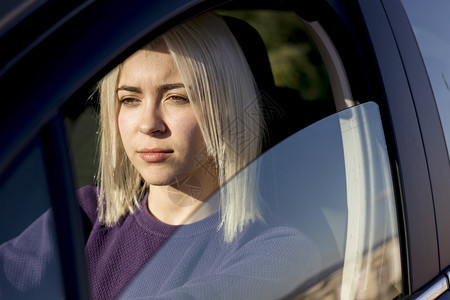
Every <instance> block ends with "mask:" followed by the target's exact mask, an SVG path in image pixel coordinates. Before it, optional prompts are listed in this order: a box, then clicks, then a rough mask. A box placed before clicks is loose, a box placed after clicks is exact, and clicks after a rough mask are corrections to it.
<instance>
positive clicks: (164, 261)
mask: <svg viewBox="0 0 450 300" xmlns="http://www.w3.org/2000/svg"><path fill="white" fill-rule="evenodd" d="M218 12H219V13H220V14H222V15H225V16H232V17H234V18H238V19H242V20H245V21H247V22H248V23H250V24H251V25H253V27H254V28H256V30H257V32H258V33H259V34H260V35H261V36H262V39H263V41H264V43H265V47H267V52H268V58H269V62H270V67H271V72H273V76H274V86H273V87H270V88H269V87H268V86H266V85H264V84H261V82H264V80H265V79H261V80H263V81H259V80H258V79H257V84H259V89H260V95H259V96H260V98H261V101H262V103H261V106H262V109H263V113H264V117H265V121H266V124H267V128H266V129H267V137H266V139H265V140H264V151H263V154H262V155H261V156H260V157H259V158H257V159H256V160H255V161H254V162H253V163H251V164H250V165H248V166H247V167H246V168H244V169H243V170H242V171H241V172H240V173H238V174H237V175H236V176H234V177H233V178H232V179H231V180H230V182H228V183H227V184H225V185H224V186H223V187H222V190H226V189H227V187H230V186H233V183H236V182H237V183H238V184H240V185H247V183H248V181H247V180H248V178H249V174H251V175H252V176H253V177H251V178H253V179H254V181H255V182H257V183H258V187H259V189H258V190H256V191H255V192H256V195H253V196H254V197H258V199H260V201H261V202H263V203H265V205H264V213H265V215H267V216H270V218H267V219H266V220H269V219H270V220H272V217H273V219H276V220H277V224H279V223H278V221H279V220H281V221H280V223H282V224H283V226H281V227H280V226H279V225H277V226H278V227H276V228H278V229H277V230H281V229H280V228H283V229H282V231H277V232H275V233H276V234H278V235H276V236H275V238H273V234H274V232H272V231H270V230H269V233H270V234H272V235H268V236H266V235H263V237H267V239H264V238H262V241H261V239H259V240H257V241H256V242H262V243H263V245H266V246H268V247H265V248H264V250H262V249H263V248H258V249H256V250H254V249H252V248H251V246H247V245H245V246H246V247H242V248H239V247H237V248H236V249H233V253H237V254H240V255H241V253H244V254H247V253H250V254H253V256H250V258H251V262H252V263H251V264H249V263H248V260H246V259H245V258H246V257H247V256H244V255H243V256H239V257H237V256H236V257H233V259H232V260H231V261H225V260H224V261H220V260H219V261H218V262H217V261H216V262H215V264H214V265H213V264H212V263H211V264H210V263H209V261H206V262H204V265H203V269H201V268H198V266H196V265H195V263H193V262H192V261H195V258H196V257H195V256H194V255H192V256H190V254H191V253H189V252H188V251H187V250H188V249H184V248H181V249H182V250H183V251H185V250H186V253H185V254H184V255H186V259H185V260H180V261H181V262H180V264H181V265H182V266H181V267H182V270H183V271H185V272H180V273H179V274H174V273H173V272H171V271H172V269H171V268H170V267H169V266H170V265H171V264H174V263H176V262H178V261H175V260H173V259H172V258H173V257H171V256H170V255H167V254H166V253H167V252H164V248H169V249H171V250H173V249H180V247H178V248H177V246H179V245H180V244H178V243H179V242H180V240H181V238H180V236H182V235H183V230H177V231H175V233H174V234H173V236H171V237H170V239H168V240H167V241H164V243H163V245H162V246H161V249H159V250H158V252H157V253H156V254H155V255H154V256H153V257H151V259H149V260H148V262H146V263H145V264H144V266H143V267H142V269H141V270H140V271H139V272H137V273H136V274H133V279H132V280H131V281H130V282H129V283H128V284H127V286H126V287H125V288H124V290H123V291H122V294H121V296H122V297H123V298H130V297H145V296H148V293H147V289H149V288H155V289H160V288H161V289H162V290H163V289H164V288H165V284H167V285H170V284H174V283H175V284H176V282H177V281H178V280H181V279H180V278H189V277H190V276H193V277H194V278H201V279H202V280H198V281H195V282H194V283H191V285H190V286H189V285H188V286H186V287H184V286H183V288H185V289H184V290H183V291H181V292H180V293H181V294H180V293H178V294H177V291H176V290H175V291H173V290H170V292H169V293H166V294H164V296H166V297H167V298H173V297H175V296H180V295H183V296H186V295H196V294H195V293H198V292H199V291H201V289H199V286H202V284H204V282H208V280H210V281H209V282H212V283H213V284H211V286H212V287H213V288H212V289H211V290H208V292H207V294H203V296H204V295H208V296H210V297H208V298H214V296H215V295H216V294H215V293H216V292H217V289H216V287H221V286H222V287H224V289H227V288H229V287H230V286H231V285H236V286H239V284H242V282H244V281H243V278H242V277H239V276H240V275H242V271H244V273H245V276H243V277H244V278H246V279H249V278H250V281H252V280H254V285H253V286H257V287H261V286H264V287H266V288H267V286H269V285H266V284H261V281H258V280H259V279H261V278H266V277H264V276H271V274H273V272H274V271H276V272H277V274H276V275H277V276H279V277H276V279H277V278H284V277H286V276H289V277H290V278H291V279H292V278H293V280H291V281H290V282H289V284H288V285H284V284H280V285H277V287H276V288H274V289H270V293H273V294H270V295H273V296H274V297H275V296H277V297H282V296H290V297H294V298H298V299H303V298H319V299H323V298H331V299H341V298H342V299H357V298H374V299H376V298H394V297H395V296H397V295H398V294H400V293H401V286H402V277H401V273H402V272H401V268H400V250H399V240H398V232H397V216H396V209H395V207H396V204H395V198H394V194H393V186H392V181H391V170H390V164H389V158H388V156H387V149H386V143H385V139H384V135H383V127H382V124H381V117H380V113H379V110H378V107H377V105H376V104H375V103H373V102H368V103H364V104H361V105H357V106H353V105H354V104H355V103H356V102H355V101H352V100H350V99H351V97H348V99H347V96H349V95H348V94H347V93H345V92H342V93H340V94H341V95H343V96H344V98H345V99H344V98H343V99H336V97H335V98H334V99H333V96H332V91H331V85H330V82H329V81H330V80H331V81H332V80H333V76H335V75H333V74H338V75H336V76H344V77H345V72H332V71H333V70H332V69H330V66H328V67H327V68H328V69H326V68H325V65H324V63H323V61H322V58H321V56H320V55H319V52H318V51H317V49H315V44H314V43H313V42H311V40H310V38H309V36H308V30H310V29H306V28H305V27H304V26H303V22H302V21H301V20H300V19H299V18H298V16H297V15H295V14H294V13H293V12H287V11H282V10H280V11H271V10H233V9H226V8H223V9H221V10H219V11H218ZM313 26H315V27H314V28H319V27H320V26H319V25H318V24H314V25H313ZM234 33H235V34H238V32H234ZM325 35H326V33H322V36H318V37H317V38H319V39H320V38H323V37H324V36H325ZM242 41H244V42H245V37H244V38H243V40H240V41H239V42H240V43H241V42H242ZM251 41H253V40H251ZM250 44H253V43H250ZM241 45H244V46H242V48H244V52H245V51H246V49H247V47H251V46H252V45H245V44H241ZM264 51H265V49H264ZM244 54H245V53H244ZM252 54H253V53H252V52H249V53H247V54H246V57H247V60H250V59H251V58H252ZM260 54H261V53H259V54H258V56H256V57H257V58H258V59H257V60H256V62H254V64H255V65H256V66H258V64H259V63H260V62H261V60H260V58H262V56H264V55H265V54H263V55H262V56H260ZM259 70H260V69H258V68H257V69H256V71H255V70H252V71H253V72H254V76H255V77H258V75H259V74H260V73H259ZM330 74H331V75H330ZM328 76H329V77H330V78H328ZM342 79H344V78H343V77H342V78H339V80H337V81H339V82H345V80H342ZM337 81H336V82H337ZM340 88H342V90H343V91H347V90H350V89H349V88H348V86H344V87H340ZM92 91H93V89H90V90H88V91H82V92H81V93H77V94H76V95H74V96H73V97H72V99H70V101H68V103H66V105H65V106H64V107H63V108H62V109H63V111H64V113H65V114H66V127H67V131H68V137H69V143H70V146H71V154H72V158H73V163H74V175H75V177H76V178H75V179H76V185H77V186H78V187H84V186H86V185H89V184H95V183H96V180H97V178H96V172H97V169H98V167H97V165H98V161H97V155H98V150H97V140H98V125H97V124H98V121H99V120H98V118H99V117H98V111H97V108H98V107H97V104H96V101H97V98H98V96H97V95H96V94H95V93H94V94H93V95H91V94H92ZM335 94H336V93H335V91H333V95H335ZM80 95H81V96H80ZM255 101H259V99H255ZM337 111H338V112H337ZM249 117H251V115H249ZM39 143H40V142H39V141H38V140H36V141H35V142H34V143H32V146H30V148H29V149H28V150H27V151H25V153H24V154H23V155H22V156H19V157H21V159H23V161H19V162H18V163H17V165H14V167H17V169H14V172H13V174H16V173H17V172H18V173H17V174H18V175H17V177H15V176H16V175H10V174H9V173H8V172H7V173H5V174H8V175H7V176H8V177H5V178H1V179H2V182H1V184H2V186H0V195H1V199H2V203H3V202H5V203H6V204H7V205H10V204H12V205H15V204H17V203H23V202H21V201H20V199H22V198H27V200H30V201H32V202H33V203H34V204H37V203H41V202H40V201H41V199H49V198H50V196H49V195H48V191H46V189H45V187H46V186H47V185H46V180H47V178H46V175H45V163H44V162H43V160H42V157H41V156H42V153H41V152H40V151H41V150H40V144H39ZM31 170H32V171H33V172H37V173H36V175H35V176H36V177H39V179H40V180H42V182H40V184H39V185H38V187H39V189H38V191H39V192H36V193H33V195H32V197H30V195H29V194H26V195H25V193H26V192H27V191H24V190H20V188H19V187H20V182H21V181H22V180H23V179H24V177H26V176H29V174H31V173H30V171H31ZM38 173H39V174H38ZM12 181H13V182H14V183H13V184H11V183H10V182H12ZM36 182H37V183H39V181H36ZM191 187H192V188H194V190H195V186H194V185H192V186H191ZM194 192H195V191H194ZM220 192H221V191H218V193H220ZM10 195H17V198H15V199H18V200H14V201H13V198H11V203H9V204H8V201H4V199H9V198H10ZM211 198H213V197H211ZM2 205H3V204H2ZM94 206H95V205H94ZM49 207H50V204H48V203H45V204H43V205H42V206H41V207H40V208H37V209H33V212H34V213H35V215H33V216H30V217H29V218H27V220H26V221H23V220H13V221H14V222H18V223H20V225H19V227H18V228H17V229H14V233H13V232H11V233H9V230H8V233H5V234H2V236H1V238H2V239H4V240H5V241H6V240H9V239H10V238H12V237H14V236H16V235H18V234H20V232H24V233H25V234H26V233H27V232H30V231H29V229H28V228H30V227H29V224H31V223H32V222H33V221H34V220H35V219H36V218H37V220H38V221H39V220H41V221H42V220H48V222H49V224H50V228H52V225H51V224H52V223H51V220H52V217H51V213H45V211H46V210H47V209H48V208H49ZM2 209H3V206H2ZM8 209H9V210H8ZM16 209H17V208H16V207H14V206H11V208H6V210H5V211H14V210H16ZM2 211H3V210H2ZM93 211H96V206H95V207H94V208H93ZM140 211H145V209H144V210H140ZM42 214H44V215H42ZM2 216H3V212H2ZM12 216H13V214H11V217H12ZM39 216H40V217H39ZM42 216H44V219H43V217H42ZM45 216H46V217H45ZM46 218H47V219H46ZM8 220H11V218H9V219H5V221H4V222H5V224H6V225H7V224H9V221H8ZM209 220H210V219H208V218H206V219H205V222H208V221H209ZM91 221H92V220H91ZM138 222H139V220H138ZM32 224H35V223H32ZM2 225H3V223H2ZM269 225H270V224H269ZM33 226H34V225H31V228H36V226H35V227H33ZM2 228H6V227H4V226H2ZM216 229H217V228H214V230H216ZM23 230H25V231H23ZM11 231H13V230H11ZM31 232H34V231H31ZM280 233H282V234H281V236H282V237H283V238H284V237H286V236H287V237H293V240H294V243H292V244H289V245H291V246H289V247H288V248H285V249H283V250H284V252H282V253H281V254H280V252H279V251H278V250H279V249H278V248H277V247H276V246H277V244H278V239H277V238H279V237H280ZM36 236H38V235H36ZM244 238H245V239H247V238H250V239H251V234H249V236H245V237H244ZM283 241H285V240H284V239H283ZM2 242H3V241H2ZM41 242H42V240H41ZM139 242H141V241H137V243H139ZM4 245H6V246H4ZM30 245H31V244H28V246H30ZM250 245H251V243H250ZM198 246H199V247H200V248H201V246H202V245H198ZM1 247H4V248H3V249H6V247H8V242H7V244H3V245H2V246H1ZM80 247H83V246H81V245H80ZM116 250H119V251H120V250H121V249H112V250H111V251H112V252H113V251H116ZM197 250H198V249H197ZM208 251H209V252H208ZM217 251H220V249H217V248H213V249H211V248H207V247H205V248H201V249H200V250H198V251H196V252H195V253H196V254H198V253H205V252H208V253H211V252H213V253H214V252H217ZM259 251H262V252H259ZM53 253H54V255H56V254H55V253H56V252H53ZM141 254H142V253H139V255H141ZM267 255H270V256H267ZM227 257H229V256H227ZM278 261H280V262H281V263H280V264H279V265H277V264H276V262H278ZM191 262H192V263H191ZM243 262H247V263H246V264H242V263H243ZM229 264H231V266H230V265H229ZM271 264H272V265H271ZM242 265H244V266H247V267H249V266H250V267H251V268H248V269H245V268H244V269H243V267H242ZM161 266H164V268H161ZM224 266H226V267H227V269H226V271H227V272H225V273H223V274H221V275H222V276H221V277H213V276H208V273H207V272H205V270H208V268H209V267H210V268H217V269H218V268H221V267H224ZM272 266H274V268H272ZM124 267H128V265H124ZM155 267H159V269H158V273H157V274H156V273H155V272H154V269H155ZM253 267H254V268H253ZM20 270H21V269H18V268H15V271H20ZM41 270H44V269H41ZM46 270H47V269H46ZM48 270H53V271H54V272H53V273H51V274H53V275H52V276H50V277H51V278H53V279H54V281H53V283H52V285H56V286H60V282H59V281H58V280H57V278H58V276H59V275H58V274H59V273H58V265H57V264H56V265H55V266H54V267H53V269H52V268H49V269H48ZM110 273H111V272H110ZM155 274H156V275H157V276H155ZM205 274H206V276H205ZM236 274H237V275H238V276H237V277H236V276H233V275H236ZM293 274H295V276H294V275H293ZM202 275H203V277H202ZM149 276H150V277H149ZM149 278H151V280H149ZM270 278H272V277H270ZM168 279H174V280H173V281H171V282H168V281H167V280H168ZM203 279H205V280H203ZM272 279H273V278H272ZM43 287H44V288H45V287H47V286H43ZM49 290H50V289H47V291H49ZM248 290H250V291H251V289H245V288H242V289H240V290H238V291H239V292H240V293H238V294H233V295H232V296H230V297H228V298H231V299H232V298H242V296H243V295H245V293H246V292H247V291H248ZM53 291H55V290H54V288H53V289H52V293H53ZM55 293H58V291H56V292H55ZM171 293H172V294H171ZM267 295H269V294H267ZM267 295H265V296H267ZM171 296H173V297H171ZM203 298H204V297H203Z"/></svg>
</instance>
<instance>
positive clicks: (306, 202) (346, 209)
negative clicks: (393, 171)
mask: <svg viewBox="0 0 450 300" xmlns="http://www.w3.org/2000/svg"><path fill="white" fill-rule="evenodd" d="M260 162H261V170H262V175H261V177H262V184H261V187H262V195H263V197H265V198H266V200H267V201H268V202H269V203H270V205H272V207H274V209H275V210H276V211H278V212H280V214H282V215H283V216H285V217H286V218H288V219H289V220H291V221H292V222H294V223H295V224H297V227H298V228H299V229H300V230H301V231H303V232H305V233H307V234H308V236H310V237H311V238H312V239H313V240H314V242H315V243H316V244H317V246H318V249H319V252H320V254H321V259H322V260H321V268H320V269H319V271H318V273H317V274H315V275H317V276H318V278H317V279H316V280H317V283H316V284H313V285H312V287H309V288H307V287H305V291H302V293H301V294H300V295H301V297H307V296H314V297H315V298H318V299H324V298H326V297H330V296H331V299H362V298H364V299H367V298H372V297H373V298H374V299H376V298H378V299H381V298H383V299H385V298H392V297H395V296H396V295H398V294H399V293H400V288H401V268H400V252H399V242H398V232H397V225H396V222H397V221H396V220H397V218H396V211H395V199H394V195H393V188H392V181H391V179H390V178H391V177H390V167H389V161H388V157H387V152H386V144H385V140H384V136H383V131H382V127H381V121H380V116H379V112H378V108H377V106H376V105H375V104H374V103H367V104H363V105H360V106H356V107H353V108H350V109H347V110H344V111H342V112H340V113H337V114H335V115H333V116H330V117H328V118H326V119H323V120H321V121H320V122H317V123H315V124H313V125H311V126H309V127H307V128H305V129H304V130H302V131H300V132H298V133H297V134H295V135H293V136H292V137H290V138H289V139H287V140H285V141H284V142H282V143H281V144H279V145H278V146H276V147H274V148H273V149H272V150H271V151H270V152H268V153H267V154H266V155H265V156H264V157H262V158H261V160H260ZM311 275H312V274H311ZM319 287H320V288H319ZM301 297H300V298H301Z"/></svg>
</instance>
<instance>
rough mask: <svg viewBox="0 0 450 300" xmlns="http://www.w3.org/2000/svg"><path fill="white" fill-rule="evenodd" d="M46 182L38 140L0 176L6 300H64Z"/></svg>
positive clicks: (0, 294)
mask: <svg viewBox="0 0 450 300" xmlns="http://www.w3.org/2000/svg"><path fill="white" fill-rule="evenodd" d="M47 180H48V179H47V175H46V166H45V160H44V157H43V150H42V146H41V142H40V140H39V139H38V138H36V139H35V140H34V141H32V142H31V143H30V145H29V146H28V147H26V149H24V151H22V153H21V154H20V155H18V158H16V160H15V161H14V162H13V163H11V164H10V166H9V168H8V170H6V171H5V172H4V173H3V174H2V176H1V177H0V200H1V201H0V212H1V216H2V217H1V218H0V265H1V269H2V275H1V279H0V283H1V284H0V287H1V288H0V298H2V299H25V298H28V299H31V298H40V299H60V298H61V297H62V296H63V295H64V289H63V280H62V275H61V274H62V273H61V269H60V264H59V254H58V246H57V241H56V235H55V225H54V220H53V212H52V209H51V203H50V200H49V199H50V191H49V186H48V182H47ZM24 184H26V188H23V187H24Z"/></svg>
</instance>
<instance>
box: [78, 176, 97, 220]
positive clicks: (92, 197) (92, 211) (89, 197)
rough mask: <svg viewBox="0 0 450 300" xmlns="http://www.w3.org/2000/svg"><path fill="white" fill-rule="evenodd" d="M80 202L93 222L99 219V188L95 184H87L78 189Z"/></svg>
mask: <svg viewBox="0 0 450 300" xmlns="http://www.w3.org/2000/svg"><path fill="white" fill-rule="evenodd" d="M77 197H78V204H79V205H80V206H81V208H82V209H83V211H84V213H85V214H86V215H87V217H88V218H89V220H90V221H91V223H92V224H93V223H95V220H96V219H97V207H98V188H97V186H95V185H86V186H83V187H81V188H79V189H78V190H77Z"/></svg>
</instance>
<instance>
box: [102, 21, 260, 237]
mask: <svg viewBox="0 0 450 300" xmlns="http://www.w3.org/2000/svg"><path fill="white" fill-rule="evenodd" d="M161 41H162V42H163V43H165V44H166V46H167V48H168V50H169V53H170V54H171V56H172V58H173V59H174V62H175V64H176V66H177V68H178V71H179V72H180V75H181V78H182V81H183V83H184V85H185V86H186V87H187V94H188V97H189V99H190V101H191V105H192V107H193V110H194V112H195V115H196V117H197V120H198V123H199V126H200V129H201V131H202V134H203V138H204V140H205V144H206V147H207V155H208V156H209V157H210V158H211V159H212V161H213V162H214V164H215V168H216V173H217V176H218V178H217V181H218V183H219V186H221V190H220V203H221V204H220V212H221V218H222V221H221V224H220V227H223V229H224V239H225V241H227V242H230V241H231V240H232V239H233V238H234V237H235V236H236V234H237V233H238V232H240V231H242V229H243V227H244V226H245V225H246V224H248V223H251V222H254V221H256V220H261V221H262V220H263V218H262V213H261V208H260V204H259V197H258V193H257V190H258V188H257V182H258V179H257V176H256V175H257V174H256V173H257V169H256V168H255V167H254V166H252V167H251V168H245V169H243V168H244V167H245V166H246V165H248V164H249V163H250V162H251V161H252V160H254V159H255V158H256V157H257V156H258V155H259V153H260V149H261V140H262V138H261V137H262V129H263V126H262V122H263V121H262V114H261V108H260V99H259V95H258V90H257V88H256V84H255V81H254V79H253V75H252V73H251V70H250V67H249V66H248V63H247V61H246V59H245V57H244V54H243V53H242V50H241V49H240V47H239V45H238V43H237V41H236V40H235V38H234V36H233V34H232V33H231V31H230V30H229V29H228V27H227V25H226V24H225V22H224V21H223V20H222V18H221V17H219V16H218V15H216V14H214V13H206V14H203V15H201V16H199V17H196V18H194V19H192V20H190V21H188V22H186V23H183V24H181V25H179V26H177V27H175V28H174V29H172V30H170V31H168V32H166V33H165V34H163V35H162V36H161V37H159V38H158V39H156V40H155V41H153V42H151V43H150V44H149V45H147V46H146V47H144V48H147V49H152V48H153V47H155V43H161ZM119 72H120V66H119V67H117V68H115V69H114V70H113V71H111V72H110V73H109V74H108V75H106V76H105V77H104V78H103V79H102V81H101V82H100V101H101V105H100V107H101V112H100V123H101V136H100V166H99V172H98V186H99V218H100V221H101V222H102V223H104V224H106V225H112V224H114V223H115V222H117V221H118V219H119V218H120V217H121V216H122V215H124V214H126V213H128V212H130V213H132V212H133V210H134V208H135V207H136V206H138V205H139V200H140V199H141V198H142V196H143V194H144V193H145V191H146V189H147V188H148V185H147V184H146V183H145V182H144V181H143V179H142V177H141V176H140V174H139V173H138V172H137V170H136V169H135V168H134V167H133V165H132V164H131V162H130V160H129V159H128V158H127V156H126V154H125V150H124V148H123V145H122V143H121V140H120V136H119V131H118V127H117V114H118V109H119V106H118V100H117V96H116V88H117V81H118V77H119ZM241 169H243V170H242V172H241V173H240V174H239V175H238V178H236V180H230V179H231V178H232V177H233V176H235V175H236V174H237V173H238V172H239V171H240V170H241ZM226 182H228V183H227V184H225V183H226Z"/></svg>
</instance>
